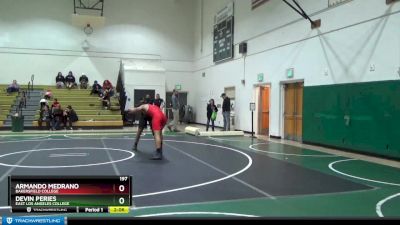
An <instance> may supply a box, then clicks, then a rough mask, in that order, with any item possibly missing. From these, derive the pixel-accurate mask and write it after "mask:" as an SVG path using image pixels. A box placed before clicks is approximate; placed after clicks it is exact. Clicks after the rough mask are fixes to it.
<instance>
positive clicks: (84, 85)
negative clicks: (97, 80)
mask: <svg viewBox="0 0 400 225" xmlns="http://www.w3.org/2000/svg"><path fill="white" fill-rule="evenodd" d="M79 83H80V88H81V89H87V88H88V84H89V78H88V77H87V76H86V75H85V74H84V73H82V76H81V77H79Z"/></svg>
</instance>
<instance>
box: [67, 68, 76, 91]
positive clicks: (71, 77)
mask: <svg viewBox="0 0 400 225" xmlns="http://www.w3.org/2000/svg"><path fill="white" fill-rule="evenodd" d="M65 84H66V85H67V88H68V89H71V88H74V87H76V83H75V77H74V75H73V74H72V71H69V73H68V75H67V76H66V77H65Z"/></svg>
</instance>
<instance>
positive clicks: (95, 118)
mask: <svg viewBox="0 0 400 225" xmlns="http://www.w3.org/2000/svg"><path fill="white" fill-rule="evenodd" d="M36 88H37V87H35V89H36ZM48 89H50V90H51V92H52V93H53V99H54V98H57V99H58V102H60V104H61V106H62V108H63V109H64V108H66V107H67V106H68V105H71V106H72V108H73V109H74V110H75V112H76V113H77V115H78V117H79V121H77V122H75V123H73V126H74V127H82V128H83V127H94V128H96V127H97V128H100V127H102V128H122V126H123V121H122V115H121V110H120V107H119V102H118V99H115V98H114V97H112V98H111V109H110V110H108V109H104V108H103V106H102V102H101V101H100V100H99V97H98V96H97V95H90V90H79V89H72V90H68V89H56V88H55V87H46V88H45V89H43V90H44V91H46V90H48ZM51 104H52V101H49V105H51ZM38 119H39V110H37V112H36V115H35V120H34V121H33V126H34V127H38V122H37V120H38Z"/></svg>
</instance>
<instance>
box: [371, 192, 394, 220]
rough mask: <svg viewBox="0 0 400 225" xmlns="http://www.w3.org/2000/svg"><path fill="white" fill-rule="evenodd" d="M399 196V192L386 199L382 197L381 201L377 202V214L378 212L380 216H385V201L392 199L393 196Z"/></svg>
mask: <svg viewBox="0 0 400 225" xmlns="http://www.w3.org/2000/svg"><path fill="white" fill-rule="evenodd" d="M399 196H400V193H397V194H394V195H391V196H389V197H387V198H384V199H382V200H381V201H379V202H378V203H377V204H376V214H378V216H379V217H385V216H384V215H383V213H382V206H383V204H385V203H386V202H388V201H389V200H391V199H393V198H396V197H399Z"/></svg>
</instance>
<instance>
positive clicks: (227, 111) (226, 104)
mask: <svg viewBox="0 0 400 225" xmlns="http://www.w3.org/2000/svg"><path fill="white" fill-rule="evenodd" d="M221 98H223V99H224V101H223V103H222V115H223V116H224V129H223V131H230V130H231V121H230V120H231V99H230V98H229V97H228V96H226V94H225V93H222V95H221Z"/></svg>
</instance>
